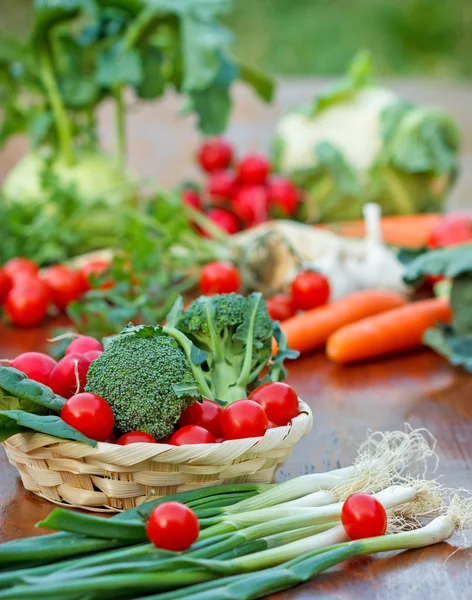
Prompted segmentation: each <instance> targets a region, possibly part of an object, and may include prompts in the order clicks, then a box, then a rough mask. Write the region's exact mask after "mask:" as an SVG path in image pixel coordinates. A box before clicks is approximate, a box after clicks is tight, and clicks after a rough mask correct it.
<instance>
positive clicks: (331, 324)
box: [281, 290, 408, 352]
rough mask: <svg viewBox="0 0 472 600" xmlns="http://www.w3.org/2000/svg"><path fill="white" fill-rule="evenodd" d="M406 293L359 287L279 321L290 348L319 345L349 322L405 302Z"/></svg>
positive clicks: (298, 348)
mask: <svg viewBox="0 0 472 600" xmlns="http://www.w3.org/2000/svg"><path fill="white" fill-rule="evenodd" d="M407 302H408V301H407V299H406V297H405V296H403V295H402V294H399V293H398V292H392V291H389V290H362V291H360V292H354V293H352V294H349V296H345V297H344V298H342V299H341V300H338V301H337V302H333V303H332V304H327V305H326V306H321V307H319V308H313V309H312V310H307V311H306V312H304V313H300V314H298V315H296V316H295V317H291V318H290V319H287V320H286V321H284V322H283V323H282V324H281V327H282V331H283V332H284V333H285V335H286V336H287V342H288V345H289V346H290V348H292V349H293V350H299V351H300V352H306V351H308V350H313V349H315V348H319V347H320V346H323V345H324V344H325V343H326V340H327V339H328V338H329V336H330V335H331V334H332V333H334V332H335V331H337V330H338V329H340V328H341V327H344V326H345V325H349V323H354V322H355V321H359V320H360V319H364V318H365V317H370V316H371V315H375V314H377V313H380V312H383V311H385V310H390V309H392V308H397V307H398V306H402V305H403V304H406V303H407Z"/></svg>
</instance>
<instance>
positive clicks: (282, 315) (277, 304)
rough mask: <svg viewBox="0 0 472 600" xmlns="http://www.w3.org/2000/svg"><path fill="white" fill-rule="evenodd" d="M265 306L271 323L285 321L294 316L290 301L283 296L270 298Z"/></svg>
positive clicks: (278, 295) (287, 297) (277, 295)
mask: <svg viewBox="0 0 472 600" xmlns="http://www.w3.org/2000/svg"><path fill="white" fill-rule="evenodd" d="M266 305H267V311H268V313H269V315H270V318H271V319H272V320H273V321H286V320H287V319H290V317H293V315H294V314H295V311H294V309H293V304H292V299H291V298H290V297H289V296H284V295H283V294H276V295H275V296H271V297H270V298H268V299H267V300H266Z"/></svg>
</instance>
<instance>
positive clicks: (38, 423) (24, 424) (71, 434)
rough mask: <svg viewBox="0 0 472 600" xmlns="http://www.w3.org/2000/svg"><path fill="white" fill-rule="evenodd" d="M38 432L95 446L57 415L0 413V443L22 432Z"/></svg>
mask: <svg viewBox="0 0 472 600" xmlns="http://www.w3.org/2000/svg"><path fill="white" fill-rule="evenodd" d="M28 430H32V431H38V432H39V433H46V434H48V435H53V436H55V437H58V438H61V439H64V440H75V441H77V442H84V443H85V444H88V445H89V446H96V445H97V442H96V441H95V440H91V439H89V438H88V437H86V436H85V435H83V434H82V433H80V431H77V429H74V428H73V427H71V426H70V425H67V423H65V422H64V421H63V420H62V419H61V418H60V417H58V416H57V415H48V416H41V415H34V414H31V413H28V412H25V411H23V410H3V411H0V441H2V442H3V441H4V440H6V439H7V438H9V437H10V436H12V435H14V434H15V433H22V432H24V431H28Z"/></svg>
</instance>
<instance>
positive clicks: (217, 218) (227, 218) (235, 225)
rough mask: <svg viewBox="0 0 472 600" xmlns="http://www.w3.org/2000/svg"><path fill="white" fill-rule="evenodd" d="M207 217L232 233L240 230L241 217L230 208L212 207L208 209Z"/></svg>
mask: <svg viewBox="0 0 472 600" xmlns="http://www.w3.org/2000/svg"><path fill="white" fill-rule="evenodd" d="M207 217H208V218H209V219H210V221H212V222H213V223H215V225H218V227H220V228H221V229H223V231H226V233H229V234H230V235H233V233H237V232H238V231H239V219H238V217H237V216H236V215H235V214H233V213H232V212H229V210H225V209H224V208H212V209H211V210H209V211H208V213H207Z"/></svg>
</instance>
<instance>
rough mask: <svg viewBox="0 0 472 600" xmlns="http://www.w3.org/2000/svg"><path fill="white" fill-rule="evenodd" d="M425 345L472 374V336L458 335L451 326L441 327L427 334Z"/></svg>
mask: <svg viewBox="0 0 472 600" xmlns="http://www.w3.org/2000/svg"><path fill="white" fill-rule="evenodd" d="M423 343H424V344H426V346H429V347H430V348H432V349H433V350H434V351H435V352H437V353H438V354H440V355H441V356H443V357H444V358H446V359H447V360H448V361H449V362H450V363H451V364H452V365H454V366H460V367H463V368H464V369H465V370H466V371H468V372H469V373H472V334H469V335H456V334H455V332H454V330H453V328H452V327H451V326H450V325H439V326H437V327H435V328H432V329H428V330H427V331H426V332H425V334H424V336H423Z"/></svg>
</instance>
